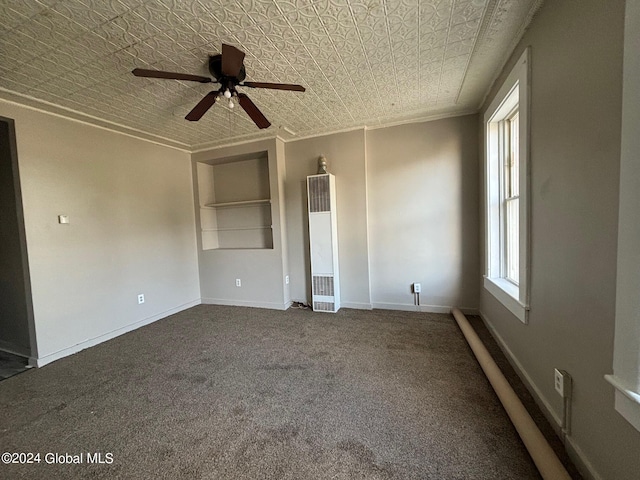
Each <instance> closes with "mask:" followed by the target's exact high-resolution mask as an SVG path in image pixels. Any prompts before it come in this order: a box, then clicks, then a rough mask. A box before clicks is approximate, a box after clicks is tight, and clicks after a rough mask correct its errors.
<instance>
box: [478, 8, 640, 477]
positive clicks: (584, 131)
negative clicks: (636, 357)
mask: <svg viewBox="0 0 640 480" xmlns="http://www.w3.org/2000/svg"><path fill="white" fill-rule="evenodd" d="M623 19H624V2H623V1H609V2H602V1H599V0H594V1H582V2H573V1H568V0H567V1H564V0H563V1H560V0H558V1H553V2H546V3H545V4H544V5H543V7H542V9H541V10H540V11H539V12H538V14H537V15H536V17H535V18H534V20H533V22H532V24H531V26H530V28H529V30H528V31H527V33H526V34H525V36H524V37H523V39H522V41H521V42H520V43H519V45H518V46H517V48H516V49H515V51H514V53H513V55H512V56H511V59H510V60H509V62H508V64H507V66H506V68H505V70H504V71H503V73H502V74H501V76H500V78H499V81H498V82H497V83H496V85H494V88H493V91H492V92H491V94H490V95H489V97H488V98H487V101H486V103H485V109H486V106H487V105H488V104H489V102H490V101H491V100H492V99H493V96H494V95H495V91H496V89H497V88H498V87H499V85H500V83H501V80H503V79H504V78H505V76H506V74H507V73H508V71H509V70H510V67H511V65H513V63H514V62H515V60H517V58H518V57H519V56H520V54H521V53H522V51H523V49H524V48H525V47H526V46H527V45H531V47H532V48H531V55H532V60H531V68H532V81H531V157H530V164H531V190H530V191H531V197H530V198H531V258H532V260H531V302H530V304H531V311H530V316H529V324H528V325H524V324H522V323H521V322H519V321H518V320H517V319H516V318H515V317H513V316H512V315H511V314H510V313H509V312H508V311H507V310H506V309H505V308H503V307H502V306H501V304H499V303H498V302H497V301H496V300H495V299H494V298H493V297H492V296H491V294H489V293H488V292H486V291H484V289H483V290H482V291H481V304H480V305H481V311H482V314H483V315H484V317H485V318H486V320H487V321H488V322H489V323H490V325H492V326H493V327H494V328H495V332H496V333H497V335H498V337H499V338H500V339H501V340H502V341H503V342H504V344H506V347H507V348H508V349H509V350H510V352H511V354H512V357H513V359H514V361H515V362H517V363H518V364H519V367H520V368H521V370H522V371H523V373H524V375H525V376H526V378H527V380H528V381H529V382H530V384H531V385H532V387H533V388H534V390H535V391H536V393H537V395H538V396H539V397H540V400H541V402H542V403H543V404H545V405H546V408H548V409H549V410H550V411H551V413H552V415H553V416H555V417H556V418H560V417H561V414H562V401H561V398H560V397H559V396H558V395H557V394H556V392H555V390H554V387H553V369H554V367H556V368H561V369H565V370H567V371H568V372H569V373H570V374H571V376H572V377H573V380H574V398H573V402H572V408H573V415H572V433H571V436H570V437H569V438H568V446H569V449H570V450H572V451H573V452H574V454H578V455H581V456H582V459H583V460H585V461H587V462H590V464H591V465H592V468H593V470H594V471H595V472H596V473H597V474H599V475H601V476H602V478H605V479H627V478H628V479H632V478H633V479H636V478H638V472H639V471H640V455H639V454H638V452H640V432H638V431H637V430H635V429H634V428H633V427H631V425H629V424H628V423H627V422H626V421H625V420H624V419H623V418H622V417H621V416H620V415H619V414H617V413H616V412H615V410H614V403H613V397H614V395H613V387H611V386H610V385H609V384H608V383H606V381H605V380H604V378H603V376H604V375H605V374H607V373H611V369H612V363H613V357H612V349H613V335H614V314H615V293H616V288H615V285H616V250H617V244H616V239H617V220H618V192H619V191H618V183H619V165H620V123H621V86H622V52H623V48H622V45H623ZM482 238H484V237H483V236H482ZM478 281H480V277H478Z"/></svg>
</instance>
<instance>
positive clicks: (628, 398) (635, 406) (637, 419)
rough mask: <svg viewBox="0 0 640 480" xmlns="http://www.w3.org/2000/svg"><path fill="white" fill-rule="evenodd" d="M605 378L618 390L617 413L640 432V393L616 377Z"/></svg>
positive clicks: (606, 376) (607, 376)
mask: <svg viewBox="0 0 640 480" xmlns="http://www.w3.org/2000/svg"><path fill="white" fill-rule="evenodd" d="M604 378H605V380H607V382H609V383H610V384H611V385H613V386H614V387H615V389H616V411H617V412H618V413H619V414H620V415H622V416H623V417H624V418H625V419H626V420H627V421H628V422H629V423H630V424H631V425H633V426H634V427H635V428H636V430H638V431H640V393H639V392H636V391H634V390H632V389H631V387H630V386H629V385H628V384H627V383H626V382H624V380H622V379H621V378H619V377H616V376H615V375H605V376H604Z"/></svg>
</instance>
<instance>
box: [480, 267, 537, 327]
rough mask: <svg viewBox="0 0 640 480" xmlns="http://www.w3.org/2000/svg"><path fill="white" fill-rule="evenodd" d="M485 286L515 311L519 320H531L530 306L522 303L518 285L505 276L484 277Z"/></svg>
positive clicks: (509, 308)
mask: <svg viewBox="0 0 640 480" xmlns="http://www.w3.org/2000/svg"><path fill="white" fill-rule="evenodd" d="M484 288H485V290H487V291H488V292H489V293H490V294H491V295H493V296H494V297H495V298H496V300H498V301H499V302H500V303H501V304H502V305H504V306H505V307H506V308H507V310H509V311H510V312H511V313H513V314H514V315H515V316H516V317H517V318H518V320H520V321H521V322H522V323H524V324H526V323H528V321H529V307H528V306H526V305H523V304H522V303H520V300H519V299H518V297H519V293H520V292H519V290H518V287H517V286H515V285H514V284H513V283H511V282H509V281H508V280H505V279H504V278H489V277H486V276H485V277H484Z"/></svg>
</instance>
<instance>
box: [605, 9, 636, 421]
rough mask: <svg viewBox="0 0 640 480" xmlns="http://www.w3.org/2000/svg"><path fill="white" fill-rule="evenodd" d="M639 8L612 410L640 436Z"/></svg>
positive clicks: (624, 156)
mask: <svg viewBox="0 0 640 480" xmlns="http://www.w3.org/2000/svg"><path fill="white" fill-rule="evenodd" d="M639 47H640V2H627V3H626V6H625V25H624V57H623V74H622V78H623V82H622V115H621V136H620V197H619V209H618V250H617V252H618V258H617V271H616V315H615V336H614V347H613V365H612V367H613V374H612V375H606V376H605V378H606V379H607V381H608V382H609V383H611V384H612V385H613V386H614V387H615V388H616V392H615V409H616V411H617V412H618V413H619V414H620V415H622V417H624V418H625V419H626V420H627V421H628V422H629V423H630V424H631V425H633V427H634V428H636V429H637V430H638V431H640V315H639V314H638V312H639V311H640V297H639V296H638V289H640V247H639V246H638V245H639V242H640V215H639V214H638V208H637V205H638V201H639V200H640V157H638V148H640V139H639V137H638V133H637V130H638V124H639V123H640V85H639V84H638V80H637V79H638V74H640V59H639V58H638V54H637V52H638V48H639Z"/></svg>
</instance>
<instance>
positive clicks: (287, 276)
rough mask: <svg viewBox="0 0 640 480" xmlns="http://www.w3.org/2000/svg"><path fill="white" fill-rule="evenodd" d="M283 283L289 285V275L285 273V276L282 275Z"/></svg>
mask: <svg viewBox="0 0 640 480" xmlns="http://www.w3.org/2000/svg"><path fill="white" fill-rule="evenodd" d="M284 283H286V284H287V285H289V275H285V277H284Z"/></svg>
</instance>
